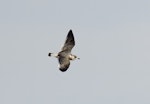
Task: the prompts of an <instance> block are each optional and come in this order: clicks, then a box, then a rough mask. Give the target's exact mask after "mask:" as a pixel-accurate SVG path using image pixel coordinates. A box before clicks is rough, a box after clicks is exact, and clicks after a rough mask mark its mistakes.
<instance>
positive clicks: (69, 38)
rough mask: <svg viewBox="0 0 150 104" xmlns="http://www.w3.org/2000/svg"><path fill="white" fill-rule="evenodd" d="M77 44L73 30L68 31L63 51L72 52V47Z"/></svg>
mask: <svg viewBox="0 0 150 104" xmlns="http://www.w3.org/2000/svg"><path fill="white" fill-rule="evenodd" d="M74 46H75V40H74V36H73V33H72V30H70V31H69V32H68V35H67V37H66V41H65V43H64V45H63V47H62V49H61V51H69V52H71V50H72V48H73V47H74Z"/></svg>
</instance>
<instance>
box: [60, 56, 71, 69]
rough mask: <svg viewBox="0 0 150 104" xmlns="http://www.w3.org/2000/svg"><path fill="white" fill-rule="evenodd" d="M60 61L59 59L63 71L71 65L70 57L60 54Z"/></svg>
mask: <svg viewBox="0 0 150 104" xmlns="http://www.w3.org/2000/svg"><path fill="white" fill-rule="evenodd" d="M58 61H59V64H60V66H59V69H60V70H61V71H62V72H65V71H66V70H67V69H68V68H69V66H70V60H69V58H68V57H64V56H59V58H58Z"/></svg>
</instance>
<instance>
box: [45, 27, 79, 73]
mask: <svg viewBox="0 0 150 104" xmlns="http://www.w3.org/2000/svg"><path fill="white" fill-rule="evenodd" d="M74 46H75V40H74V36H73V32H72V30H70V31H69V32H68V35H67V37H66V41H65V43H64V45H63V47H62V49H61V51H60V52H58V53H49V54H48V56H54V57H56V58H58V62H59V64H60V65H59V69H60V71H62V72H65V71H66V70H67V69H68V68H69V66H70V60H75V59H80V58H78V57H77V56H76V55H73V54H71V50H72V48H73V47H74Z"/></svg>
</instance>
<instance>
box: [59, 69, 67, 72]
mask: <svg viewBox="0 0 150 104" xmlns="http://www.w3.org/2000/svg"><path fill="white" fill-rule="evenodd" d="M59 70H60V71H61V72H65V71H66V70H67V69H61V68H59Z"/></svg>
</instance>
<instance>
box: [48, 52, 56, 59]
mask: <svg viewBox="0 0 150 104" xmlns="http://www.w3.org/2000/svg"><path fill="white" fill-rule="evenodd" d="M48 56H49V57H51V56H53V57H56V58H58V54H56V53H48Z"/></svg>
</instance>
